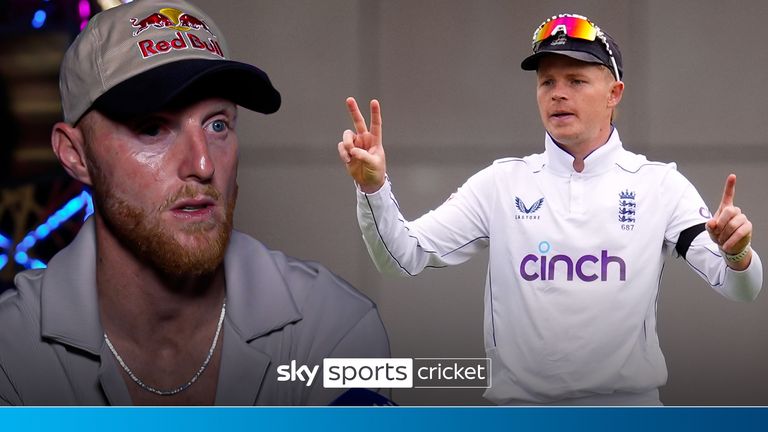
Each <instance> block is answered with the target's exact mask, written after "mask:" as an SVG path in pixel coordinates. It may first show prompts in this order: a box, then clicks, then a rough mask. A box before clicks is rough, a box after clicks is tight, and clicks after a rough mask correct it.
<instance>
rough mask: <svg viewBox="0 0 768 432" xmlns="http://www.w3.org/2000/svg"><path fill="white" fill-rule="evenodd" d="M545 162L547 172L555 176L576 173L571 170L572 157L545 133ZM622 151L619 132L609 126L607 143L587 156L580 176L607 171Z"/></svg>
mask: <svg viewBox="0 0 768 432" xmlns="http://www.w3.org/2000/svg"><path fill="white" fill-rule="evenodd" d="M544 150H545V151H544V153H545V161H546V165H547V168H546V169H548V170H550V171H552V172H554V173H555V174H557V175H564V176H569V175H571V174H573V173H575V172H576V171H575V170H574V169H573V159H574V157H573V156H572V155H571V154H570V153H568V151H567V150H565V148H564V147H562V146H561V145H560V144H558V143H557V142H555V140H554V139H552V137H551V136H550V135H549V133H546V136H545V139H544ZM621 150H623V146H622V144H621V138H620V137H619V131H618V130H617V129H616V128H615V127H613V126H611V135H610V136H609V137H608V141H606V143H605V144H603V145H601V146H600V147H598V148H596V149H595V150H593V151H592V153H590V154H588V155H587V157H586V158H584V170H583V171H582V172H581V174H582V175H585V176H589V175H594V174H600V173H602V172H605V171H607V170H608V169H610V168H611V167H613V166H614V164H615V163H616V161H617V159H618V157H619V154H620V153H621Z"/></svg>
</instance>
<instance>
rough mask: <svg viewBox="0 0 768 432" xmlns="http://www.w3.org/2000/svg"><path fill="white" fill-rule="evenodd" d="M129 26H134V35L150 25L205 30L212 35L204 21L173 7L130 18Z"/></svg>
mask: <svg viewBox="0 0 768 432" xmlns="http://www.w3.org/2000/svg"><path fill="white" fill-rule="evenodd" d="M131 26H133V27H135V28H136V30H135V31H134V32H133V35H134V36H138V35H140V34H141V33H142V32H144V31H145V30H147V29H149V28H150V27H154V28H157V29H165V28H168V29H172V30H177V31H183V32H187V31H190V30H205V31H207V32H208V33H210V34H211V35H213V32H211V29H210V28H208V25H207V24H206V23H205V21H203V20H201V19H199V18H197V17H195V16H194V15H190V14H188V13H186V12H182V11H180V10H178V9H174V8H163V9H160V10H159V11H158V12H155V13H153V14H151V15H149V16H147V17H145V18H142V19H139V18H131Z"/></svg>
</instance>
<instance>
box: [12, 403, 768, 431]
mask: <svg viewBox="0 0 768 432" xmlns="http://www.w3.org/2000/svg"><path fill="white" fill-rule="evenodd" d="M767 421H768V409H766V408H670V407H661V408H506V407H504V408H501V407H477V408H457V407H451V408H437V407H429V408H415V407H374V408H368V407H360V408H351V407H348V408H343V407H340V408H331V407H318V408H26V409H25V408H21V409H14V408H10V409H0V424H2V425H3V430H9V431H10V430H16V429H17V428H18V429H19V430H55V431H60V430H78V431H99V432H103V431H104V430H105V428H106V429H108V430H110V431H142V432H144V431H160V430H162V431H167V430H174V431H185V432H189V431H206V432H210V431H239V430H243V431H260V430H266V431H287V430H297V431H298V430H300V431H304V432H306V431H314V430H342V429H343V430H360V431H363V430H364V431H386V432H402V431H407V430H429V431H443V430H460V431H483V432H493V431H527V430H530V431H537V432H546V431H577V430H589V431H629V432H632V431H638V432H651V431H675V432H680V431H694V430H695V431H718V432H723V431H764V430H765V429H766V422H767Z"/></svg>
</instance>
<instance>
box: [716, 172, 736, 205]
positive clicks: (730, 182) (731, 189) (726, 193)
mask: <svg viewBox="0 0 768 432" xmlns="http://www.w3.org/2000/svg"><path fill="white" fill-rule="evenodd" d="M734 195H736V175H735V174H730V175H728V178H727V179H725V189H724V190H723V199H722V201H720V209H721V210H722V209H723V208H724V207H727V206H732V205H733V197H734Z"/></svg>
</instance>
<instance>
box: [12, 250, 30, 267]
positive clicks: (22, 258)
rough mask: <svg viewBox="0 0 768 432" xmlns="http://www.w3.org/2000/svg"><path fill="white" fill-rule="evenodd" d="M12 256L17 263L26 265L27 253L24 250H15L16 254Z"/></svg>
mask: <svg viewBox="0 0 768 432" xmlns="http://www.w3.org/2000/svg"><path fill="white" fill-rule="evenodd" d="M14 258H15V259H16V262H17V263H19V264H21V265H23V266H26V265H27V261H29V255H27V253H26V252H16V255H15V256H14Z"/></svg>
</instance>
